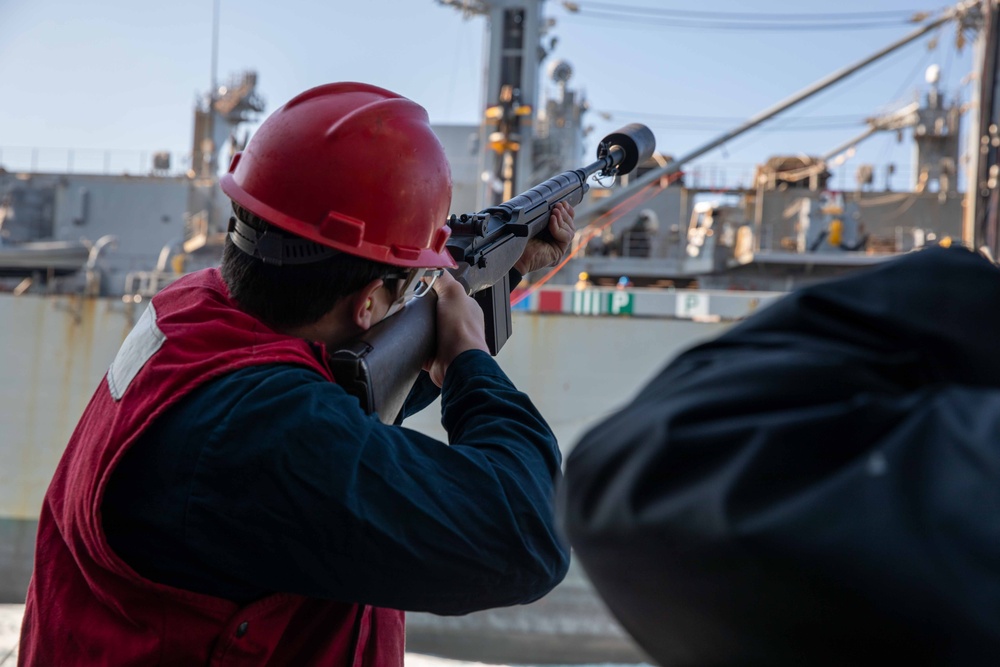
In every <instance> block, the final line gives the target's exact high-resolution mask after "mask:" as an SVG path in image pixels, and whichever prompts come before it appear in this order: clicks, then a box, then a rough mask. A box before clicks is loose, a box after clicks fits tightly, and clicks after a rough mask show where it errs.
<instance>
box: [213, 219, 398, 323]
mask: <svg viewBox="0 0 1000 667" xmlns="http://www.w3.org/2000/svg"><path fill="white" fill-rule="evenodd" d="M233 211H234V212H235V214H236V217H237V218H239V219H240V220H241V221H243V222H244V223H246V224H247V225H250V226H251V227H253V228H254V229H256V230H257V231H259V232H264V231H266V232H267V233H268V234H279V235H281V236H292V235H290V234H286V233H284V232H283V231H282V230H281V229H278V228H277V227H275V226H273V225H270V224H268V223H267V221H265V220H263V219H261V218H259V217H257V216H256V215H254V214H253V213H251V212H250V211H247V210H246V209H244V208H242V207H241V206H238V205H236V204H235V203H234V204H233ZM221 270H222V279H223V280H225V281H226V285H227V286H228V287H229V294H230V296H231V297H232V298H233V300H234V301H236V303H237V304H238V305H239V307H240V308H242V309H243V310H244V311H246V312H247V313H249V314H251V315H253V316H254V317H256V318H257V319H259V320H261V321H262V322H264V323H265V324H267V325H268V326H270V327H271V328H273V329H278V330H281V329H285V328H288V327H297V326H302V325H305V324H312V323H313V322H316V321H317V320H319V319H320V318H321V317H322V316H323V315H325V314H326V313H327V312H328V311H329V310H330V309H331V308H333V307H334V305H336V303H337V302H338V301H339V300H340V299H342V298H344V297H345V296H348V295H350V294H353V293H354V292H357V291H358V290H359V289H361V288H362V287H364V286H365V285H367V284H368V283H370V282H371V281H373V280H376V279H379V278H384V277H385V276H387V275H389V274H391V273H397V272H398V271H399V269H398V268H397V267H394V266H391V265H389V264H383V263H381V262H373V261H371V260H367V259H363V258H361V257H355V256H353V255H349V254H346V253H337V254H336V255H334V256H333V257H328V258H326V259H322V260H320V261H318V262H312V263H309V264H285V265H282V266H276V265H273V264H266V263H264V261H263V260H261V259H259V258H257V257H252V256H251V255H248V254H247V253H245V252H243V251H242V250H240V249H239V248H238V247H236V245H235V244H234V243H233V241H232V239H230V238H229V237H228V236H227V237H226V246H225V249H224V250H223V252H222V267H221ZM390 286H391V283H390Z"/></svg>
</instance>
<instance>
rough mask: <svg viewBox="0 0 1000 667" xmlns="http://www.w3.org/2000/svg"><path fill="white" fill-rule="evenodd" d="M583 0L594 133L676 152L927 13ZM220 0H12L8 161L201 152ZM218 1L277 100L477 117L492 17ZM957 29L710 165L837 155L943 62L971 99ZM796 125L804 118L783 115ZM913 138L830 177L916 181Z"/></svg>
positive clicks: (400, 4) (6, 12)
mask: <svg viewBox="0 0 1000 667" xmlns="http://www.w3.org/2000/svg"><path fill="white" fill-rule="evenodd" d="M577 2H578V4H579V5H580V6H581V8H582V10H583V11H582V12H581V13H580V14H577V15H572V14H570V13H568V12H567V11H566V10H565V9H564V8H563V6H562V3H561V2H560V1H559V0H548V1H547V2H546V4H545V14H546V16H548V17H551V18H553V19H555V21H556V25H555V27H554V28H553V30H552V32H551V33H550V34H551V35H554V36H557V37H558V40H559V41H558V45H557V47H556V49H555V50H554V52H553V54H552V56H551V57H552V58H562V59H565V60H568V61H569V62H570V63H571V64H572V66H573V69H574V72H575V75H574V78H573V80H572V84H573V85H574V86H576V87H578V88H580V89H582V90H584V91H585V93H586V96H587V98H588V99H589V101H590V104H591V107H592V110H591V112H589V113H588V114H587V116H586V118H587V120H588V121H589V123H591V124H593V125H594V126H595V131H594V133H593V134H592V135H591V139H592V140H596V139H598V138H600V137H599V135H600V136H603V134H605V133H606V132H608V131H611V130H613V129H615V128H616V127H618V126H620V125H624V124H625V123H628V122H632V121H638V122H645V123H647V124H648V125H650V126H651V127H652V128H653V129H654V131H655V132H656V135H657V143H658V146H659V148H660V149H661V150H662V151H664V152H666V153H669V154H672V155H675V156H676V155H681V154H684V153H687V152H688V151H690V150H691V149H693V148H696V147H698V146H700V145H702V144H704V143H706V142H708V141H709V140H710V139H712V138H714V137H716V136H718V135H721V134H722V133H723V132H724V131H725V130H727V129H729V128H731V127H733V126H735V125H736V124H737V123H738V122H739V119H744V118H747V117H750V116H752V115H754V114H755V113H757V112H759V111H761V110H763V109H765V108H767V107H769V106H771V105H773V104H774V103H776V102H778V101H779V100H782V99H784V98H786V97H788V96H789V95H791V94H792V93H794V92H796V91H798V90H800V89H802V88H804V87H805V86H807V85H809V84H810V83H812V82H813V81H815V80H817V79H819V78H820V77H822V76H825V75H826V74H829V73H830V72H832V71H834V70H837V69H839V68H841V67H843V66H845V65H847V64H850V63H852V62H854V61H856V60H859V59H860V58H862V57H864V56H866V55H867V54H869V53H871V52H873V51H875V50H877V49H878V48H881V47H882V46H884V45H886V44H888V43H890V42H892V41H895V40H896V39H898V38H899V37H901V36H903V35H905V34H906V33H908V32H909V31H911V30H912V29H913V28H912V27H908V26H905V25H896V26H893V27H888V28H878V29H865V30H854V31H848V32H845V31H810V32H798V31H725V30H702V29H696V28H677V27H671V26H665V25H650V24H639V23H625V22H617V21H601V20H597V19H594V18H587V12H588V0H577ZM609 5H615V6H619V7H635V6H644V7H653V8H659V9H663V8H672V9H677V10H683V9H687V10H693V9H695V8H696V10H697V11H701V12H723V11H727V12H741V13H751V12H752V13H758V12H760V13H765V12H766V13H784V12H795V13H798V14H809V13H851V12H853V13H864V12H872V11H880V12H881V11H891V10H914V11H916V10H920V9H927V10H932V11H935V10H939V9H940V8H941V5H931V6H927V5H920V4H918V3H917V2H914V1H913V0H880V2H878V3H873V2H871V0H840V1H839V2H837V3H836V4H832V3H827V2H818V1H814V2H800V3H788V2H787V1H786V0H756V1H755V2H753V3H747V2H745V1H742V0H703V2H700V3H697V4H696V5H693V4H692V3H690V2H679V1H667V0H605V2H602V3H596V4H591V7H595V8H600V9H601V10H602V11H603V10H604V9H605V8H606V7H607V6H609ZM212 6H213V2H212V0H171V1H170V2H155V3H153V2H145V1H141V0H140V1H137V0H89V1H87V2H80V1H79V0H0V164H3V165H5V166H7V168H8V169H18V168H20V169H24V168H28V166H29V165H28V162H29V161H30V160H31V159H32V156H34V159H37V160H38V161H39V162H40V163H46V166H49V168H51V169H56V170H61V169H65V168H67V159H68V158H67V157H66V156H67V151H68V149H73V150H74V158H73V159H74V167H75V168H76V170H78V171H79V170H85V169H82V168H81V164H85V163H87V160H88V159H91V160H94V159H96V158H95V156H97V155H99V154H100V152H101V151H108V150H114V151H121V152H120V153H115V154H114V165H115V166H118V165H119V164H120V163H122V162H125V163H126V165H125V166H126V168H129V169H130V170H133V171H139V170H140V169H139V166H140V159H139V158H140V154H141V157H145V161H143V162H141V165H148V162H149V159H148V154H149V153H151V152H152V151H156V150H169V151H172V152H174V153H176V154H178V155H180V154H185V153H187V152H188V151H189V150H190V143H191V132H192V107H193V104H194V101H195V99H196V96H198V95H200V94H204V93H205V92H206V91H207V89H208V87H209V82H210V77H211V51H212V49H211V41H212ZM220 16H221V21H220V26H221V27H220V32H219V56H218V59H219V63H218V72H219V79H220V82H222V81H224V80H225V79H227V78H228V76H229V75H230V74H232V73H236V72H239V71H241V70H245V69H253V70H256V71H257V72H258V74H259V79H258V81H259V84H258V90H259V92H260V93H261V94H262V95H263V96H264V98H265V99H266V100H267V108H268V111H273V110H274V109H276V108H277V107H278V106H280V104H282V103H283V102H285V101H286V100H288V99H289V98H291V97H292V96H294V95H295V94H297V93H299V92H301V91H302V90H305V89H306V88H309V87H311V86H314V85H317V84H320V83H326V82H329V81H336V80H360V81H366V82H370V83H374V84H377V85H380V86H383V87H385V88H389V89H391V90H395V91H396V92H399V93H401V94H403V95H406V96H408V97H410V98H412V99H414V100H415V101H417V102H419V103H420V104H422V105H423V106H425V107H426V108H427V109H428V111H429V112H430V116H431V119H432V121H434V122H439V123H444V122H452V123H470V124H471V123H476V122H478V121H479V117H480V113H481V108H482V106H483V102H482V100H481V99H480V93H481V84H480V79H481V77H480V72H481V69H482V67H483V59H482V47H483V43H484V32H485V29H486V23H485V19H484V18H482V17H473V18H470V19H464V18H463V17H462V15H461V14H460V13H459V12H458V11H457V10H455V9H453V8H450V7H444V6H440V5H438V4H437V3H436V2H435V1H434V0H354V1H347V0H327V1H325V2H323V1H319V0H282V1H280V2H275V1H274V0H266V1H265V0H243V1H242V2H235V1H234V0H221V14H220ZM932 34H933V33H932ZM955 35H956V31H955V28H954V27H953V26H949V27H946V28H944V29H943V30H942V31H940V33H939V37H940V39H939V43H938V46H937V48H936V49H935V50H934V51H929V50H928V48H927V46H928V41H929V39H928V38H927V37H925V38H922V39H921V40H920V41H919V42H917V43H915V44H913V45H910V46H908V47H906V48H905V49H903V50H902V51H900V52H899V53H897V54H896V55H894V56H891V57H890V58H889V59H888V60H887V61H885V62H883V63H882V64H878V65H875V66H874V67H873V68H872V69H870V70H868V71H866V72H863V73H861V74H859V75H858V76H856V77H855V78H854V79H851V80H848V81H847V82H844V83H842V84H839V85H838V86H837V87H835V88H833V89H831V90H830V91H828V92H826V93H824V94H822V95H820V96H819V97H817V98H815V99H814V100H812V101H809V102H807V103H805V104H804V105H803V106H802V107H801V108H798V109H793V110H791V111H789V112H787V113H786V114H785V115H786V116H792V117H796V118H797V120H791V121H788V120H779V121H775V122H774V123H772V124H769V125H768V126H767V127H766V128H765V129H764V130H763V131H755V132H753V133H752V134H749V135H746V136H744V137H741V138H739V139H737V140H735V141H734V142H732V143H731V144H729V145H727V146H726V147H725V148H724V149H719V150H716V151H713V152H712V153H710V154H709V155H707V156H706V157H704V158H703V159H702V160H701V161H700V162H701V163H702V164H703V169H705V170H706V171H707V170H708V169H710V168H714V169H716V170H719V171H720V172H721V171H723V170H724V171H725V172H726V174H727V176H728V178H729V179H730V180H732V179H734V178H735V179H740V178H743V177H744V175H745V178H746V179H748V178H749V175H750V174H751V173H752V169H753V165H754V164H756V163H758V162H762V161H764V160H766V159H767V158H768V157H769V156H771V155H774V154H786V153H800V152H804V153H812V154H821V153H824V152H826V151H827V150H830V149H832V148H834V147H836V146H837V145H839V144H840V143H841V142H843V141H844V140H846V139H848V138H850V137H853V136H855V135H857V134H859V133H860V132H861V131H862V130H863V129H864V126H863V125H862V121H863V118H864V117H865V116H870V115H873V114H875V113H877V112H879V111H881V110H886V109H889V108H893V107H895V106H901V105H902V104H904V103H906V102H909V101H911V100H912V99H914V97H913V96H914V94H915V92H916V90H917V89H918V87H920V86H923V72H924V69H925V68H926V66H927V65H929V64H931V63H934V62H936V63H938V64H939V65H940V66H941V67H942V71H943V77H942V80H943V82H944V88H945V91H946V92H948V93H959V94H961V95H962V97H963V99H965V100H968V99H969V95H970V93H971V90H970V88H969V86H968V85H965V86H963V85H962V84H961V81H962V78H963V77H964V76H965V75H966V74H967V73H968V71H969V69H970V64H971V60H972V59H971V48H970V47H969V46H966V48H965V50H964V51H963V52H962V53H956V51H955V49H954V47H953V45H954V41H955V39H954V38H955ZM602 112H603V113H605V114H608V113H610V115H611V119H610V120H605V119H604V118H602V116H601V113H602ZM789 126H792V127H797V128H799V129H798V130H794V131H784V132H781V131H777V130H778V129H780V128H781V127H785V128H787V127H789ZM31 148H35V149H38V151H37V152H35V153H32V152H31V150H30V149H31ZM910 150H911V149H910V146H909V144H908V143H905V142H904V143H902V144H899V143H897V142H896V140H895V137H894V136H885V135H881V136H879V137H877V138H873V139H870V140H869V141H868V142H866V143H865V144H863V145H862V147H861V150H859V153H858V155H857V156H856V157H855V158H854V160H853V161H852V162H850V163H848V165H846V166H845V167H844V168H843V170H842V171H841V172H840V173H838V179H839V181H835V183H834V187H836V188H845V187H851V186H852V185H853V179H854V176H853V175H854V171H855V169H856V167H857V164H859V163H860V162H862V161H865V162H873V163H876V165H878V166H879V168H880V167H881V165H884V164H885V163H887V162H895V163H896V164H897V165H899V166H900V171H899V172H898V173H897V176H896V180H895V181H894V185H896V186H897V187H902V186H903V185H904V183H903V180H902V179H903V178H905V175H904V173H903V172H904V169H905V165H907V164H908V162H909V157H910ZM589 157H590V155H589V150H588V156H587V158H588V159H589ZM175 159H176V158H175ZM46 161H48V162H46ZM129 164H134V165H135V166H134V167H129V166H128V165H129ZM704 165H711V167H709V166H704ZM877 173H879V172H877ZM845 179H846V181H845Z"/></svg>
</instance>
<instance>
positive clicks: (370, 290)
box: [350, 278, 382, 331]
mask: <svg viewBox="0 0 1000 667" xmlns="http://www.w3.org/2000/svg"><path fill="white" fill-rule="evenodd" d="M381 287H382V279H381V278H378V279H376V280H373V281H371V282H370V283H368V284H367V285H365V286H364V287H362V288H361V289H359V290H358V291H357V292H355V293H354V294H353V295H351V297H350V299H351V318H352V319H353V321H354V324H355V325H357V326H358V327H359V328H360V329H361V330H362V331H368V329H370V328H371V326H372V324H374V323H375V322H376V321H377V320H375V319H374V318H375V315H374V311H375V298H376V296H377V294H378V292H379V289H380V288H381Z"/></svg>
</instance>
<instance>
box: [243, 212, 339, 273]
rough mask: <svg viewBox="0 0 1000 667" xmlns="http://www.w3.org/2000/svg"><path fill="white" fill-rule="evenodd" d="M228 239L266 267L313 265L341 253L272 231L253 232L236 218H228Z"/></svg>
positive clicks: (251, 228)
mask: <svg viewBox="0 0 1000 667" xmlns="http://www.w3.org/2000/svg"><path fill="white" fill-rule="evenodd" d="M229 238H230V239H232V241H233V245H235V246H236V247H237V248H239V249H240V250H242V251H243V252H245V253H246V254H248V255H250V256H251V257H256V258H257V259H260V260H261V261H263V262H264V263H265V264H273V265H275V266H282V265H284V264H312V263H313V262H318V261H320V260H323V259H326V258H328V257H333V256H334V255H337V254H339V252H338V251H336V250H334V249H333V248H328V247H326V246H323V245H320V244H318V243H315V242H313V241H309V240H308V239H300V238H293V237H288V236H282V235H281V234H276V233H274V232H272V231H270V230H265V231H263V232H261V231H258V230H257V229H254V228H253V227H251V226H250V225H248V224H247V223H245V222H243V221H242V220H240V219H239V218H237V217H236V216H232V217H230V218H229Z"/></svg>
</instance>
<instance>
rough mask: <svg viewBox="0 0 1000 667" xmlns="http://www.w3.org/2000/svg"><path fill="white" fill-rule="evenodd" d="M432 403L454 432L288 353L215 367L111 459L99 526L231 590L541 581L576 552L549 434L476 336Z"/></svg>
mask: <svg viewBox="0 0 1000 667" xmlns="http://www.w3.org/2000/svg"><path fill="white" fill-rule="evenodd" d="M431 393H433V392H431ZM420 402H423V401H420ZM441 405H442V423H443V425H444V427H445V429H446V431H447V432H448V434H449V437H450V440H451V442H450V444H446V443H443V442H439V441H437V440H435V439H433V438H430V437H428V436H425V435H423V434H421V433H419V432H417V431H413V430H410V429H407V428H405V427H399V426H387V425H385V424H382V423H381V422H380V421H379V419H378V418H377V416H368V415H365V414H364V413H363V412H362V411H361V410H360V408H359V406H358V403H357V400H356V399H354V398H353V397H351V396H349V395H348V394H347V393H345V392H344V390H343V389H341V388H340V387H338V386H337V385H336V384H333V383H330V382H327V381H325V380H324V379H323V378H322V377H320V376H319V375H317V374H315V373H314V372H312V371H309V370H306V369H302V368H298V367H295V366H285V365H271V366H260V367H253V368H248V369H244V370H242V371H239V372H237V373H234V374H231V375H228V376H225V377H223V378H221V379H219V380H215V381H213V382H211V383H209V384H207V385H206V386H205V387H203V388H201V389H199V390H197V391H196V392H194V393H192V394H191V395H190V396H188V397H186V398H185V399H184V400H182V401H181V402H180V403H179V404H178V405H177V406H175V408H173V409H172V410H171V411H169V412H168V413H166V414H165V415H164V418H163V420H162V423H160V424H158V425H157V427H156V428H155V429H152V430H151V431H150V435H149V436H148V437H147V438H146V439H145V440H143V441H140V442H138V443H136V445H134V446H133V448H132V449H131V450H130V451H129V452H128V453H127V455H126V456H125V457H124V459H123V461H122V462H121V464H120V466H119V468H117V469H116V470H115V472H114V474H113V475H112V479H111V483H110V484H109V488H108V492H107V495H106V497H105V501H104V503H103V510H104V513H105V517H104V525H105V529H106V532H107V534H108V539H109V542H110V543H111V545H112V547H113V548H115V549H116V551H118V553H119V554H120V555H122V557H123V558H124V559H125V560H126V562H128V563H129V564H130V565H132V567H134V568H135V569H136V570H137V571H139V572H140V573H141V574H144V575H145V576H147V577H149V578H151V579H153V580H155V581H159V582H161V583H168V584H171V585H174V586H178V587H181V588H186V589H188V590H194V591H198V592H202V593H208V594H211V595H216V596H220V597H225V598H228V599H233V600H236V601H249V600H252V599H255V598H257V597H261V596H263V595H267V594H269V593H271V592H277V591H280V592H290V593H298V594H302V595H307V596H312V597H320V598H328V599H337V600H344V601H349V602H357V603H365V604H373V605H377V606H382V607H391V608H397V609H405V610H414V611H431V612H435V613H440V614H460V613H465V612H469V611H474V610H477V609H484V608H489V607H496V606H503V605H511V604H518V603H525V602H529V601H532V600H534V599H537V598H539V597H541V596H542V595H544V594H545V593H547V592H548V591H549V590H550V589H551V588H552V587H554V586H555V585H556V584H557V583H558V582H559V581H561V580H562V578H563V576H564V575H565V573H566V568H567V566H568V551H567V548H566V547H565V545H564V543H563V542H562V541H561V539H560V537H559V535H558V534H557V531H556V527H555V519H554V516H553V508H552V495H553V493H554V491H553V489H554V484H555V482H556V480H557V479H558V478H559V477H560V475H561V472H560V462H561V460H560V454H559V449H558V447H557V444H556V440H555V437H554V435H553V434H552V432H551V430H550V429H549V427H548V426H547V425H546V423H545V421H544V420H543V419H542V417H541V416H540V415H539V414H538V412H537V411H536V410H535V408H534V406H533V405H532V403H531V401H530V400H529V399H528V397H527V396H526V395H525V394H523V393H521V392H519V391H517V389H516V388H515V387H514V385H513V384H512V383H511V382H510V380H509V379H508V378H507V377H506V375H505V374H504V373H503V372H502V371H501V370H500V367H499V366H498V365H497V364H496V362H495V361H494V360H493V359H492V358H491V357H490V356H489V355H488V354H486V353H483V352H479V351H469V352H465V353H463V354H462V355H460V356H459V357H458V358H456V359H455V361H454V362H452V364H451V366H450V367H449V369H448V373H447V377H446V378H445V381H444V386H443V389H442V395H441Z"/></svg>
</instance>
